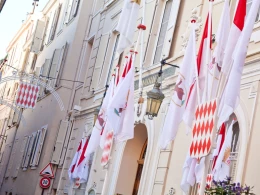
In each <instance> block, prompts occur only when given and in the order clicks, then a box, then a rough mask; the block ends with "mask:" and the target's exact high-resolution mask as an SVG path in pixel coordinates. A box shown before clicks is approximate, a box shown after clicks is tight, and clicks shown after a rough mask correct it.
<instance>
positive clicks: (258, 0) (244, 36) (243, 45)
mask: <svg viewBox="0 0 260 195" xmlns="http://www.w3.org/2000/svg"><path fill="white" fill-rule="evenodd" d="M259 4H260V0H254V1H253V4H252V6H251V9H250V12H249V14H248V17H247V20H246V23H245V27H244V29H243V31H242V33H241V36H240V39H239V42H238V45H237V47H236V50H235V51H234V54H233V65H232V68H231V71H230V75H229V79H228V82H227V86H226V88H225V91H224V94H223V97H222V101H223V108H220V109H221V110H220V114H219V120H218V127H220V126H221V125H222V123H223V122H225V121H227V120H228V118H229V116H230V115H231V114H232V113H233V112H234V109H235V108H236V107H237V105H238V103H239V94H240V83H241V77H242V71H243V68H244V63H245V59H246V53H247V46H248V44H249V40H250V36H251V34H252V31H253V27H254V24H255V18H256V15H257V13H258V10H259Z"/></svg>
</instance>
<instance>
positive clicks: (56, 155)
mask: <svg viewBox="0 0 260 195" xmlns="http://www.w3.org/2000/svg"><path fill="white" fill-rule="evenodd" d="M68 123H69V122H68V121H66V120H62V121H61V123H60V127H59V131H58V135H57V138H56V143H55V146H54V151H53V154H52V159H51V163H52V164H55V165H58V164H59V163H60V159H61V153H62V149H63V145H64V144H65V143H64V142H65V138H66V134H67V130H68Z"/></svg>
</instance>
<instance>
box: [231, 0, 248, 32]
mask: <svg viewBox="0 0 260 195" xmlns="http://www.w3.org/2000/svg"><path fill="white" fill-rule="evenodd" d="M245 17H246V0H239V2H238V5H237V10H236V14H235V17H234V21H233V23H234V24H235V25H236V26H237V27H238V28H239V29H240V30H241V31H242V30H243V28H244V24H245Z"/></svg>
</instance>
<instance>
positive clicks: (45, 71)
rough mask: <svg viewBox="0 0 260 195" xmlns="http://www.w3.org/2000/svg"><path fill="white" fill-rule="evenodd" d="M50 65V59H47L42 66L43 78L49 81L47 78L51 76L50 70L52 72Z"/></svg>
mask: <svg viewBox="0 0 260 195" xmlns="http://www.w3.org/2000/svg"><path fill="white" fill-rule="evenodd" d="M50 64H51V60H50V59H46V60H45V62H44V64H43V66H42V71H41V75H42V76H43V78H45V79H47V76H48V74H49V70H50Z"/></svg>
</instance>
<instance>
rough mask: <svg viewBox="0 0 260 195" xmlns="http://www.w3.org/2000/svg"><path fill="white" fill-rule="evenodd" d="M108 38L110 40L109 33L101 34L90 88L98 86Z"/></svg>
mask: <svg viewBox="0 0 260 195" xmlns="http://www.w3.org/2000/svg"><path fill="white" fill-rule="evenodd" d="M108 40H109V34H105V35H102V36H101V40H100V45H99V48H98V53H97V57H96V63H95V67H94V72H93V75H92V82H91V87H90V89H95V88H97V84H98V81H99V77H100V74H101V71H102V68H103V65H104V58H105V54H106V51H107V45H108Z"/></svg>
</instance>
